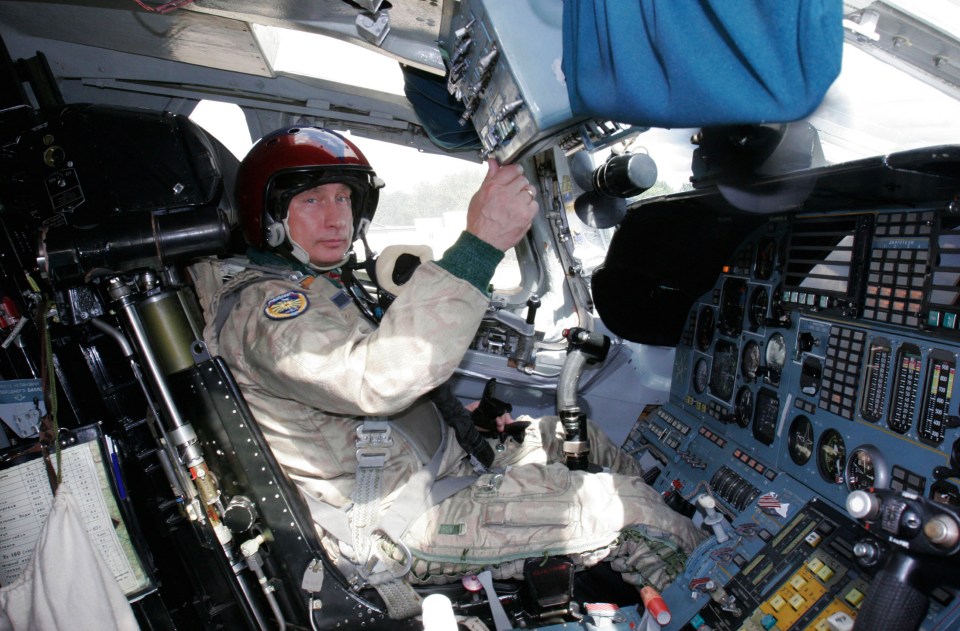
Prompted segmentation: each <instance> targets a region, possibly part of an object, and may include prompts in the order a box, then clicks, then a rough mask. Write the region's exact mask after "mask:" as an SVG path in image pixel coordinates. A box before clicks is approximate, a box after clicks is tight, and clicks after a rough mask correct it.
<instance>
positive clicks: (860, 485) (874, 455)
mask: <svg viewBox="0 0 960 631" xmlns="http://www.w3.org/2000/svg"><path fill="white" fill-rule="evenodd" d="M844 473H845V474H846V479H847V489H848V490H850V491H856V490H858V489H868V488H871V487H872V488H881V489H882V488H886V487H887V484H889V479H888V474H887V467H886V465H885V464H884V461H883V455H882V454H881V453H880V450H879V449H877V448H876V447H874V446H873V445H860V446H859V447H857V448H856V449H854V450H853V451H852V452H850V459H849V460H847V467H846V470H845V472H844Z"/></svg>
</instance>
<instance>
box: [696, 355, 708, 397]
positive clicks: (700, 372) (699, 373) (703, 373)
mask: <svg viewBox="0 0 960 631" xmlns="http://www.w3.org/2000/svg"><path fill="white" fill-rule="evenodd" d="M709 382H710V368H709V367H708V366H707V359H706V358H705V357H701V358H700V359H698V360H697V363H696V364H695V365H694V367H693V389H694V390H696V392H697V394H702V393H703V391H704V390H706V389H707V384H708V383H709Z"/></svg>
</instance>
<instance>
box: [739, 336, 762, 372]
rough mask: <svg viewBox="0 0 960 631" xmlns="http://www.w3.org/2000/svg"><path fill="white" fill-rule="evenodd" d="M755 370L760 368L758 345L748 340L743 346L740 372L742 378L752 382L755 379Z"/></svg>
mask: <svg viewBox="0 0 960 631" xmlns="http://www.w3.org/2000/svg"><path fill="white" fill-rule="evenodd" d="M757 368H760V345H759V344H757V343H756V342H754V341H753V340H750V341H749V342H747V343H746V344H744V345H743V357H742V358H741V361H740V371H741V372H742V373H743V376H744V377H746V378H747V379H749V380H750V381H753V380H754V379H756V378H757Z"/></svg>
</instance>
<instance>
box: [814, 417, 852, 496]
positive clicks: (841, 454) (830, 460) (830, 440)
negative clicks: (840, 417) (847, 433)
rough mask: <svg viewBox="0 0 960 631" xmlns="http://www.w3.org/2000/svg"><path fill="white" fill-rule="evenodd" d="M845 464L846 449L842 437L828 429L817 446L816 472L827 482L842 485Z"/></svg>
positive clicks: (833, 430) (835, 431)
mask: <svg viewBox="0 0 960 631" xmlns="http://www.w3.org/2000/svg"><path fill="white" fill-rule="evenodd" d="M846 462H847V447H846V445H844V444H843V436H841V435H840V432H838V431H837V430H835V429H828V430H827V431H825V432H824V433H823V436H821V437H820V442H819V444H818V445H817V470H819V471H820V475H821V476H823V479H824V480H826V481H827V482H832V483H833V484H843V477H844V465H845V464H846Z"/></svg>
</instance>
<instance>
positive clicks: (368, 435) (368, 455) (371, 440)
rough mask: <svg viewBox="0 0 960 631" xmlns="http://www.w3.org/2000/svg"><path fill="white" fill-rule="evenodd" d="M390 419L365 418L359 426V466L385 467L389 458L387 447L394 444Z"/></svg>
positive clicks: (357, 442) (357, 444)
mask: <svg viewBox="0 0 960 631" xmlns="http://www.w3.org/2000/svg"><path fill="white" fill-rule="evenodd" d="M392 433H393V431H392V430H391V429H390V423H389V422H388V421H380V420H370V419H367V420H364V422H363V423H362V424H361V425H360V426H359V427H358V428H357V440H356V446H357V466H358V467H364V468H366V467H370V468H380V469H382V468H383V465H384V464H385V463H386V460H387V454H388V451H387V448H388V447H391V446H392V445H393V438H392V437H391V434H392Z"/></svg>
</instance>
